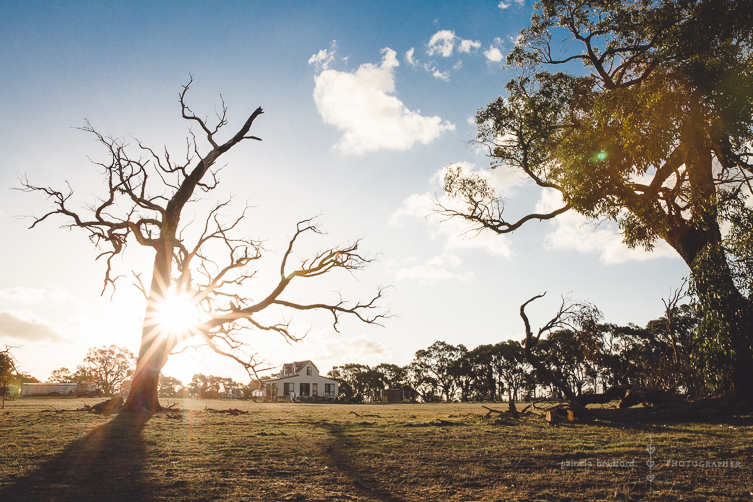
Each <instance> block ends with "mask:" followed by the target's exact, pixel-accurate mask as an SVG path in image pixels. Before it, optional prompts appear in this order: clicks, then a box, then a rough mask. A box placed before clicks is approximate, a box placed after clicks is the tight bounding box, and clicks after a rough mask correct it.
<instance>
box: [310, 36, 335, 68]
mask: <svg viewBox="0 0 753 502" xmlns="http://www.w3.org/2000/svg"><path fill="white" fill-rule="evenodd" d="M336 49H337V43H336V41H335V40H333V41H332V44H330V46H329V49H322V50H320V51H319V52H317V53H316V54H314V55H312V56H311V57H310V58H309V64H311V65H314V67H315V68H316V69H317V70H326V69H327V68H329V65H330V64H332V62H333V61H334V60H335V57H336V56H335V54H336Z"/></svg>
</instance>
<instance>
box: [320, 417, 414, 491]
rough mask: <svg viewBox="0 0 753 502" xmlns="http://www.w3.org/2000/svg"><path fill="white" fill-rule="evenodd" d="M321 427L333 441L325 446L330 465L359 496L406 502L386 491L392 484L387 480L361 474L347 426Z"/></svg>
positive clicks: (332, 424) (327, 423)
mask: <svg viewBox="0 0 753 502" xmlns="http://www.w3.org/2000/svg"><path fill="white" fill-rule="evenodd" d="M320 427H322V428H324V429H326V430H327V432H329V434H330V436H331V439H330V440H329V441H328V442H327V444H325V445H324V448H323V450H324V454H325V455H326V456H327V457H328V460H329V462H330V464H331V465H332V466H333V467H334V468H336V469H337V470H338V471H339V472H340V473H342V474H343V475H345V477H346V478H347V479H348V481H349V482H350V484H351V486H352V487H354V488H355V489H356V490H357V491H358V492H359V495H362V496H366V497H368V498H371V499H377V500H381V501H383V502H403V501H404V499H402V498H400V497H397V496H395V495H394V494H392V493H390V492H389V491H387V490H386V489H385V487H389V486H390V483H385V480H383V479H378V478H375V477H372V478H365V477H363V476H362V475H361V474H360V473H359V470H358V464H359V462H358V458H357V450H356V449H355V448H354V444H353V441H352V440H351V439H350V438H349V437H348V436H347V435H346V434H345V433H346V431H347V426H344V425H343V424H338V423H330V422H325V423H322V424H321V425H320ZM363 469H364V470H365V469H368V467H363Z"/></svg>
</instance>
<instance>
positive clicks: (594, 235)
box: [536, 190, 677, 264]
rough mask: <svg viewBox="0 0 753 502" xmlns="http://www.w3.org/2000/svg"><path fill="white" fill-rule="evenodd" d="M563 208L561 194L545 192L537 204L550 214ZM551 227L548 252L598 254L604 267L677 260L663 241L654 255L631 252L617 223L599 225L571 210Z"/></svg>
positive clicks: (637, 251)
mask: <svg viewBox="0 0 753 502" xmlns="http://www.w3.org/2000/svg"><path fill="white" fill-rule="evenodd" d="M562 205H563V202H562V197H561V196H560V193H559V192H557V191H556V190H545V191H544V192H542V194H541V198H540V199H539V201H538V202H537V204H536V212H551V211H554V210H555V209H557V208H559V207H562ZM550 224H551V225H552V226H553V227H554V230H552V232H550V233H549V234H548V235H547V236H546V238H545V245H546V246H547V247H548V248H549V249H555V250H574V251H578V252H580V253H584V254H598V255H599V260H600V261H601V262H602V263H605V264H616V263H625V262H627V261H645V260H652V259H656V258H669V257H671V258H677V252H676V251H675V250H674V249H672V247H671V246H670V245H669V244H667V243H666V242H665V241H662V240H660V241H658V242H657V243H656V246H655V247H654V250H653V251H651V252H648V251H645V250H644V249H642V248H636V249H630V248H628V247H627V246H626V245H625V243H624V242H622V234H620V232H619V229H618V228H617V225H616V224H615V223H614V222H604V223H602V224H600V225H596V224H595V223H594V222H592V221H590V220H588V219H587V218H586V217H585V216H582V215H580V214H578V213H576V212H575V211H568V212H566V213H564V214H561V215H559V216H557V217H556V218H555V219H554V220H552V222H551V223H550Z"/></svg>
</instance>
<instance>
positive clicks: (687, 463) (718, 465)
mask: <svg viewBox="0 0 753 502" xmlns="http://www.w3.org/2000/svg"><path fill="white" fill-rule="evenodd" d="M665 467H669V468H673V469H674V468H682V469H687V468H691V469H692V468H698V469H741V468H742V463H741V462H738V461H737V460H667V463H666V464H665Z"/></svg>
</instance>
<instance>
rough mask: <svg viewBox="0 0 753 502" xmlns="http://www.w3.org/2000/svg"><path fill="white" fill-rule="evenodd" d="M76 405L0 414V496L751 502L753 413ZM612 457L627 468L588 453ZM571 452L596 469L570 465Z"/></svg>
mask: <svg viewBox="0 0 753 502" xmlns="http://www.w3.org/2000/svg"><path fill="white" fill-rule="evenodd" d="M96 401H97V400H87V403H88V404H94V403H95V402H96ZM80 406H81V401H80V400H66V399H45V398H24V399H19V400H16V401H13V402H11V403H9V405H8V407H7V408H6V409H5V410H3V411H0V500H2V501H11V500H23V501H37V500H38V501H42V500H44V501H52V500H70V501H80V500H97V501H103V502H105V501H126V500H127V501H136V500H155V501H157V500H187V501H192V500H194V501H200V500H202V501H203V500H206V501H216V500H227V501H241V500H264V501H278V500H282V501H285V500H288V501H295V500H300V501H377V500H383V501H430V500H468V501H497V500H500V501H501V500H519V501H522V500H542V501H544V500H547V501H551V500H554V501H565V500H641V499H646V500H698V501H701V500H703V501H705V500H714V501H739V500H751V501H753V495H751V493H750V492H751V491H753V420H750V419H749V418H748V419H745V418H738V419H736V420H734V421H731V422H728V423H705V424H685V423H652V424H638V425H624V424H619V423H609V422H599V421H597V422H595V423H592V424H577V425H576V424H567V425H562V426H557V427H552V426H549V425H548V424H547V423H546V422H544V421H543V420H541V419H535V420H530V419H523V420H519V421H508V422H503V423H495V422H493V421H489V420H487V419H485V418H484V417H483V415H484V414H485V411H486V410H484V409H483V408H482V407H481V405H480V404H434V405H318V404H256V403H251V402H243V401H192V400H185V401H184V400H178V405H177V408H180V409H181V411H180V412H179V413H174V414H167V413H160V414H157V415H154V416H151V417H142V416H134V415H128V414H121V415H118V416H115V417H103V416H97V415H92V414H89V413H84V412H75V411H68V410H74V409H76V408H79V407H80ZM207 406H208V407H209V408H214V409H229V408H238V409H241V410H243V411H249V413H248V414H238V415H231V414H226V413H213V412H211V411H208V410H205V407H207ZM351 412H356V413H358V415H361V416H357V415H356V414H354V413H351ZM649 441H650V442H651V444H652V445H653V446H654V447H655V448H656V450H655V451H654V452H653V455H652V458H653V459H654V461H655V462H656V463H655V465H654V467H653V470H652V473H653V474H654V475H655V478H654V480H653V482H652V483H651V484H649V482H648V481H647V479H646V476H647V475H648V474H649V471H648V467H647V465H646V461H647V460H648V452H647V447H648V444H649ZM615 460H616V461H618V462H619V461H622V462H630V461H635V466H634V467H614V468H610V467H604V466H599V465H597V463H599V462H607V461H609V462H611V461H615ZM668 460H669V461H670V462H671V461H673V460H674V461H686V460H689V461H691V462H692V461H696V462H698V461H703V462H704V463H705V462H706V461H709V462H713V461H717V460H726V461H732V462H739V463H740V467H727V468H720V467H718V468H713V467H704V468H699V467H690V468H681V467H679V464H678V466H677V467H673V466H671V465H669V466H668V465H667V461H668ZM568 461H569V462H575V463H577V462H578V461H585V462H586V463H588V462H590V463H591V467H588V466H579V467H567V466H565V467H564V468H563V462H568ZM704 465H705V464H704Z"/></svg>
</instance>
